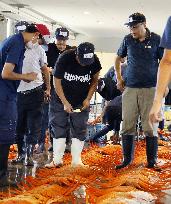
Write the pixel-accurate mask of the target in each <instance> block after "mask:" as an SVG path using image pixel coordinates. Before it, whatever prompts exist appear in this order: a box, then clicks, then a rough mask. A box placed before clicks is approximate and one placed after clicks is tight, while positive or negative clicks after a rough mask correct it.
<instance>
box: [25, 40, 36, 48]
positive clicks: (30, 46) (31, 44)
mask: <svg viewBox="0 0 171 204" xmlns="http://www.w3.org/2000/svg"><path fill="white" fill-rule="evenodd" d="M33 46H34V44H33V42H32V41H29V42H28V43H26V47H27V48H28V49H32V48H33Z"/></svg>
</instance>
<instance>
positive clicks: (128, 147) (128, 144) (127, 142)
mask: <svg viewBox="0 0 171 204" xmlns="http://www.w3.org/2000/svg"><path fill="white" fill-rule="evenodd" d="M122 151H123V162H122V164H120V165H118V166H116V169H122V168H124V167H126V166H128V165H129V164H130V163H131V162H132V160H133V154H134V135H124V136H122Z"/></svg>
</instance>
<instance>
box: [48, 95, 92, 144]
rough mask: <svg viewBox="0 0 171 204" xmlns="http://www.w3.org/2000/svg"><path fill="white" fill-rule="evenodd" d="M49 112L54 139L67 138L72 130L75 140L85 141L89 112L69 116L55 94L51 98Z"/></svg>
mask: <svg viewBox="0 0 171 204" xmlns="http://www.w3.org/2000/svg"><path fill="white" fill-rule="evenodd" d="M49 110H50V111H49V125H50V129H51V136H52V137H53V138H56V139H58V138H67V134H68V132H69V129H70V130H71V131H70V132H71V135H72V137H73V138H77V139H79V140H81V141H84V140H85V138H86V133H87V120H88V116H89V110H84V111H82V112H81V113H71V114H69V113H67V112H66V111H64V106H63V104H62V103H60V102H59V101H58V100H57V99H56V97H55V93H53V94H52V96H51V102H50V109H49Z"/></svg>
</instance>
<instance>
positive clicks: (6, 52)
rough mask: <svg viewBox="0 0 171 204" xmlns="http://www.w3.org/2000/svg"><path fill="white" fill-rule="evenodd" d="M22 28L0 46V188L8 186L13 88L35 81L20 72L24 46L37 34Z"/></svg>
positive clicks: (33, 76) (13, 126)
mask: <svg viewBox="0 0 171 204" xmlns="http://www.w3.org/2000/svg"><path fill="white" fill-rule="evenodd" d="M23 27H24V32H22V33H18V34H16V35H13V36H11V37H9V38H7V39H6V40H5V41H3V42H2V43H1V46H0V73H1V74H0V87H1V88H0V118H1V120H0V187H2V186H8V185H10V182H9V181H8V177H7V167H8V154H9V148H10V145H11V144H13V143H14V140H15V129H16V120H17V107H16V95H17V88H18V86H19V83H20V80H24V81H26V82H30V81H34V80H36V78H37V74H36V73H35V72H30V73H24V74H21V73H22V64H23V59H24V52H25V45H26V46H29V45H31V43H32V40H33V39H36V38H38V36H39V34H40V32H39V30H38V29H37V28H36V26H35V25H28V26H26V25H23Z"/></svg>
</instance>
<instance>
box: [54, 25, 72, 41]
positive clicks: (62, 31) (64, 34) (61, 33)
mask: <svg viewBox="0 0 171 204" xmlns="http://www.w3.org/2000/svg"><path fill="white" fill-rule="evenodd" d="M55 36H56V39H57V40H68V37H69V30H68V29H66V28H63V27H62V28H57V29H56V31H55Z"/></svg>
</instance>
